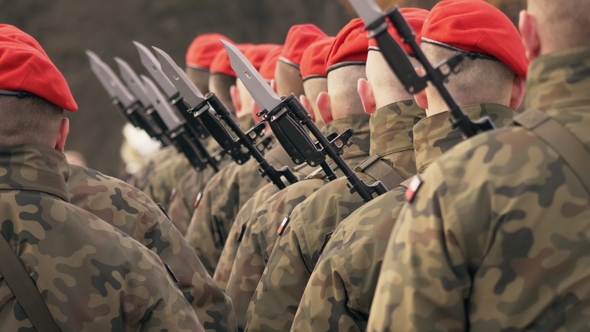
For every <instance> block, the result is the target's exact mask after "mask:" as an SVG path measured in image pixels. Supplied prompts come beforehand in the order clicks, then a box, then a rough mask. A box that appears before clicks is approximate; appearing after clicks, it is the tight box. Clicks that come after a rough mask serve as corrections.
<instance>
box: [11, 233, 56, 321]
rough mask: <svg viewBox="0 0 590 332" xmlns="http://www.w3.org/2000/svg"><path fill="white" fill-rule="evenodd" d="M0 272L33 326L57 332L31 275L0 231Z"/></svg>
mask: <svg viewBox="0 0 590 332" xmlns="http://www.w3.org/2000/svg"><path fill="white" fill-rule="evenodd" d="M0 257H2V263H1V264H0V274H2V276H3V277H4V280H6V284H7V285H8V288H10V290H11V291H12V294H14V296H15V297H16V300H17V301H18V303H19V304H20V306H21V307H22V308H23V310H24V311H25V314H26V315H27V317H28V318H29V320H30V321H31V323H32V324H33V327H34V328H35V329H36V330H37V331H39V332H41V331H43V332H45V331H50V332H58V331H61V329H60V328H59V327H58V326H57V323H55V320H54V319H53V317H52V316H51V313H50V312H49V308H47V304H46V303H45V300H43V297H42V296H41V294H40V293H39V290H38V289H37V286H36V285H35V283H34V282H33V279H31V276H30V275H29V273H28V272H27V270H25V267H24V266H23V264H22V263H21V261H20V259H19V258H18V257H17V256H16V253H15V252H14V251H12V248H11V247H10V244H8V241H7V240H6V238H5V237H4V236H3V235H2V234H1V233H0Z"/></svg>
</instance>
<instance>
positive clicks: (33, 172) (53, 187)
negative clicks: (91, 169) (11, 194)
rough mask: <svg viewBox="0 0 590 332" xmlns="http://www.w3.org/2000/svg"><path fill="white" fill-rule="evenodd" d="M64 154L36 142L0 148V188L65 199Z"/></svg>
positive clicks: (66, 170) (65, 171)
mask: <svg viewBox="0 0 590 332" xmlns="http://www.w3.org/2000/svg"><path fill="white" fill-rule="evenodd" d="M68 172H69V165H68V163H67V161H66V158H65V156H64V155H63V154H62V153H61V152H59V151H57V150H55V149H51V148H47V147H43V146H40V145H32V144H31V145H18V146H2V147H0V189H8V190H28V191H38V192H44V193H47V194H51V195H54V196H57V197H59V198H61V199H62V200H64V201H66V202H69V199H68V189H67V186H66V181H67V178H68Z"/></svg>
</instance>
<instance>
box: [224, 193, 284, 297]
mask: <svg viewBox="0 0 590 332" xmlns="http://www.w3.org/2000/svg"><path fill="white" fill-rule="evenodd" d="M278 191H279V189H278V188H277V187H276V186H275V185H274V184H272V183H269V184H267V185H266V186H264V187H263V188H262V189H260V190H259V191H257V192H256V193H255V194H254V196H252V198H250V199H249V200H248V201H247V202H246V204H245V205H244V206H243V207H242V208H241V209H240V212H238V215H237V216H236V220H235V221H234V222H233V224H232V226H231V229H230V231H229V235H228V238H227V241H226V242H225V245H224V246H223V250H222V251H221V257H220V258H219V262H218V263H217V268H215V274H214V275H213V280H215V283H217V285H218V286H219V288H221V289H223V290H224V291H225V289H226V288H227V281H228V280H229V276H230V274H231V270H232V267H233V265H234V261H235V259H236V253H237V251H238V247H239V245H240V242H241V241H242V237H243V235H244V231H245V228H246V225H247V224H248V221H249V220H250V217H251V216H252V214H254V212H255V210H256V209H257V208H258V207H259V206H260V205H261V204H262V203H263V202H264V201H266V200H267V199H268V198H270V197H271V196H272V195H274V194H275V193H277V192H278Z"/></svg>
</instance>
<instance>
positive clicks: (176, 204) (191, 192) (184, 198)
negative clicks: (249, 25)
mask: <svg viewBox="0 0 590 332" xmlns="http://www.w3.org/2000/svg"><path fill="white" fill-rule="evenodd" d="M219 44H220V45H223V44H221V43H219ZM278 47H279V45H275V44H260V45H252V46H250V47H248V48H247V49H245V55H246V57H247V58H248V60H250V62H251V63H252V64H253V65H254V67H255V68H259V67H260V66H262V63H263V61H264V58H265V57H266V55H267V54H268V53H269V52H271V51H272V50H274V49H276V48H278ZM222 52H223V53H224V54H227V53H226V52H225V49H223V50H222ZM223 65H224V66H229V61H228V62H225V61H224V62H223ZM217 67H218V64H216V65H215V66H214V67H213V68H214V69H215V68H217ZM217 70H219V69H217ZM226 70H231V67H229V69H226ZM228 72H229V71H228ZM231 73H233V74H232V75H235V73H234V72H233V70H231ZM238 81H239V80H238ZM232 88H233V89H231V90H235V86H232ZM235 92H236V91H234V93H233V94H232V101H236V102H233V103H232V104H233V106H234V109H235V110H236V113H237V115H238V121H240V120H239V119H240V117H241V118H242V119H243V120H242V121H241V123H240V127H242V129H243V130H244V131H247V130H248V129H250V127H252V126H253V125H254V122H253V118H252V115H251V111H250V110H249V109H246V108H245V107H242V103H241V102H240V100H239V99H236V98H239V97H238V96H237V95H235ZM246 92H247V91H246ZM244 98H247V96H244ZM251 99H252V98H251V97H250V100H251ZM246 103H247V104H248V105H249V104H250V103H248V101H247V100H245V104H246ZM242 109H244V110H242ZM246 118H249V121H245V120H244V119H246ZM246 126H248V127H246ZM230 163H232V160H231V158H229V157H225V158H223V159H222V161H221V162H220V163H219V166H220V168H223V167H224V166H225V165H228V164H230ZM213 175H215V173H214V172H213V170H212V169H210V168H207V169H205V170H203V171H200V172H197V170H195V169H190V170H189V171H188V172H186V173H185V174H184V175H183V176H182V177H181V178H180V180H179V181H178V184H177V185H176V187H174V189H173V190H172V192H171V195H172V196H171V197H170V208H169V210H170V211H169V212H170V219H171V220H172V222H173V223H174V225H175V226H176V228H178V230H179V231H180V233H181V234H182V235H183V236H184V235H185V234H186V231H187V229H188V225H189V223H190V221H191V217H192V215H193V213H194V210H195V207H196V205H197V203H198V200H199V199H198V198H199V193H201V192H202V191H203V189H204V188H205V185H206V184H207V182H208V181H209V180H210V179H211V178H212V177H213Z"/></svg>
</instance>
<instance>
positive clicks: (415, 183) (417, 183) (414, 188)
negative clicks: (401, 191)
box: [405, 175, 423, 203]
mask: <svg viewBox="0 0 590 332" xmlns="http://www.w3.org/2000/svg"><path fill="white" fill-rule="evenodd" d="M422 183H423V182H422V178H420V175H416V176H414V178H412V181H411V182H410V185H409V186H408V189H406V194H405V196H406V201H408V202H410V203H412V202H413V201H414V197H416V194H417V193H418V190H419V189H420V187H422Z"/></svg>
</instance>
